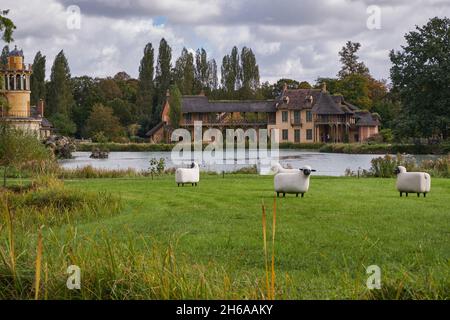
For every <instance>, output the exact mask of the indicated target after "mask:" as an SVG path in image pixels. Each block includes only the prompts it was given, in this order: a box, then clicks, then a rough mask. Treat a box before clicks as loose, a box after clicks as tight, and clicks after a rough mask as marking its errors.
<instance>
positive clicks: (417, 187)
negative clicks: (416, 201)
mask: <svg viewBox="0 0 450 320" xmlns="http://www.w3.org/2000/svg"><path fill="white" fill-rule="evenodd" d="M395 174H396V175H397V190H398V191H399V192H400V197H401V196H403V192H405V193H406V196H408V193H417V196H418V197H420V194H421V193H423V196H424V197H426V196H427V193H428V192H430V189H431V177H430V175H429V174H428V173H426V172H406V168H405V167H402V166H398V167H397V169H395Z"/></svg>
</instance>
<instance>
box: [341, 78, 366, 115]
mask: <svg viewBox="0 0 450 320" xmlns="http://www.w3.org/2000/svg"><path fill="white" fill-rule="evenodd" d="M337 91H338V93H340V94H342V95H343V96H344V98H345V100H346V101H347V102H349V103H351V104H354V105H355V106H358V107H359V108H361V109H365V110H370V109H371V107H372V100H371V99H370V98H369V78H368V77H367V76H365V75H362V74H357V73H355V74H350V75H347V76H345V77H344V78H342V79H341V80H339V82H338V86H337Z"/></svg>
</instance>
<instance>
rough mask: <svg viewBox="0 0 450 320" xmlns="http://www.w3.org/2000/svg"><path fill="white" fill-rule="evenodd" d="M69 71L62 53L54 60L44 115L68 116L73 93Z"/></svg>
mask: <svg viewBox="0 0 450 320" xmlns="http://www.w3.org/2000/svg"><path fill="white" fill-rule="evenodd" d="M70 78H71V77H70V69H69V64H68V62H67V59H66V57H65V55H64V52H63V51H60V52H59V53H58V55H57V56H56V58H55V61H54V62H53V66H52V72H51V75H50V82H49V85H48V92H47V93H48V94H47V108H46V114H47V115H48V116H52V115H54V114H57V113H59V114H63V115H65V116H67V117H69V116H70V113H71V111H72V107H73V103H74V100H73V93H72V86H71V81H70V80H71V79H70Z"/></svg>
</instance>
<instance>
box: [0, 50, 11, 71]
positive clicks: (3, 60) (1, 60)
mask: <svg viewBox="0 0 450 320" xmlns="http://www.w3.org/2000/svg"><path fill="white" fill-rule="evenodd" d="M8 55H9V46H8V45H6V46H4V47H3V49H2V54H1V56H0V68H5V67H6V66H7V65H8Z"/></svg>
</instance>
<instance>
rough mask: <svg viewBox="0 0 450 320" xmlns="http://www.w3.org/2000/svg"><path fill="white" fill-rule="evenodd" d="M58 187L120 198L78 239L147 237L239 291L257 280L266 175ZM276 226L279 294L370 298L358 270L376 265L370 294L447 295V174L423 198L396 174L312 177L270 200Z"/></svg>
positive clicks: (269, 191) (268, 191)
mask: <svg viewBox="0 0 450 320" xmlns="http://www.w3.org/2000/svg"><path fill="white" fill-rule="evenodd" d="M65 185H66V187H68V188H69V189H71V190H72V189H73V191H74V192H76V191H77V190H80V189H82V190H90V191H108V192H111V193H113V194H117V195H120V197H121V198H122V199H123V203H124V209H123V211H122V213H120V214H119V215H115V216H113V217H106V218H100V219H98V220H89V221H84V222H81V223H78V224H77V228H76V229H77V231H76V232H77V236H78V237H79V238H82V237H83V236H86V237H89V236H93V235H94V234H98V231H99V230H102V232H107V233H109V234H111V235H112V236H113V237H114V239H115V240H117V241H118V243H120V242H123V243H126V242H129V241H130V239H133V241H134V243H135V244H134V245H133V250H136V252H141V251H145V250H148V247H147V246H146V245H144V243H143V242H142V243H141V241H140V239H144V238H145V239H149V241H151V242H154V243H159V244H161V245H166V244H174V243H176V244H175V245H174V250H175V253H176V255H177V258H178V259H180V260H182V261H184V263H186V264H187V265H192V266H194V265H202V266H206V268H207V269H214V270H221V271H223V272H224V273H226V274H227V275H229V276H230V277H231V278H232V279H235V282H234V285H235V286H236V290H238V289H239V287H240V286H242V287H244V286H246V285H253V282H258V283H262V284H264V274H265V272H264V270H265V267H264V254H263V241H262V221H261V220H262V219H261V217H262V213H261V203H262V202H264V203H265V204H266V205H267V207H268V216H269V219H268V221H270V222H271V216H272V209H271V208H272V203H273V197H274V192H273V177H270V176H267V177H265V176H256V175H226V176H225V178H224V179H223V178H222V177H221V176H213V175H206V176H202V177H201V181H200V183H199V186H198V187H191V186H185V187H177V185H176V184H175V182H174V178H173V176H166V177H159V178H156V179H155V180H153V181H152V180H151V179H144V178H140V179H97V180H95V179H92V180H76V181H75V180H73V181H70V180H67V181H66V182H65ZM276 229H277V230H276V244H275V252H276V260H275V269H276V275H277V282H276V283H277V296H278V297H279V298H294V299H295V298H302V299H304V298H306V299H308V298H324V299H328V298H330V299H334V298H360V297H368V295H367V294H368V290H367V289H366V288H365V283H366V279H367V277H368V275H366V269H365V268H366V266H369V265H373V264H375V265H378V266H379V267H380V268H381V271H382V278H381V281H382V286H383V290H382V293H380V294H378V293H376V294H375V296H377V297H384V298H395V297H406V298H408V297H412V298H436V297H437V298H447V299H448V298H450V296H449V295H450V294H449V288H450V280H449V279H450V271H449V269H450V268H449V258H450V180H449V179H433V181H432V192H431V193H430V194H429V195H428V196H427V198H423V197H420V198H417V196H416V195H414V194H413V195H411V194H410V196H409V197H408V198H405V197H403V198H400V197H399V194H398V193H397V191H396V190H395V181H394V180H393V179H375V178H373V179H356V178H329V177H314V176H313V177H312V178H311V185H310V191H309V192H308V193H307V194H306V195H305V198H295V196H293V195H287V196H286V198H279V199H278V200H277V228H276ZM58 230H59V231H58ZM66 231H67V230H66V227H65V226H64V225H63V226H60V227H56V228H54V230H53V232H52V234H53V236H56V237H58V235H59V236H60V237H63V235H64V234H65V232H66ZM270 232H271V231H270V228H269V234H270V235H271V233H270ZM217 277H218V278H220V276H217ZM136 281H138V280H136ZM249 283H250V284H249ZM260 287H264V285H262V286H261V285H260ZM230 290H233V286H232V287H231V288H230ZM208 297H209V298H214V296H213V297H211V296H208Z"/></svg>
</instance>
